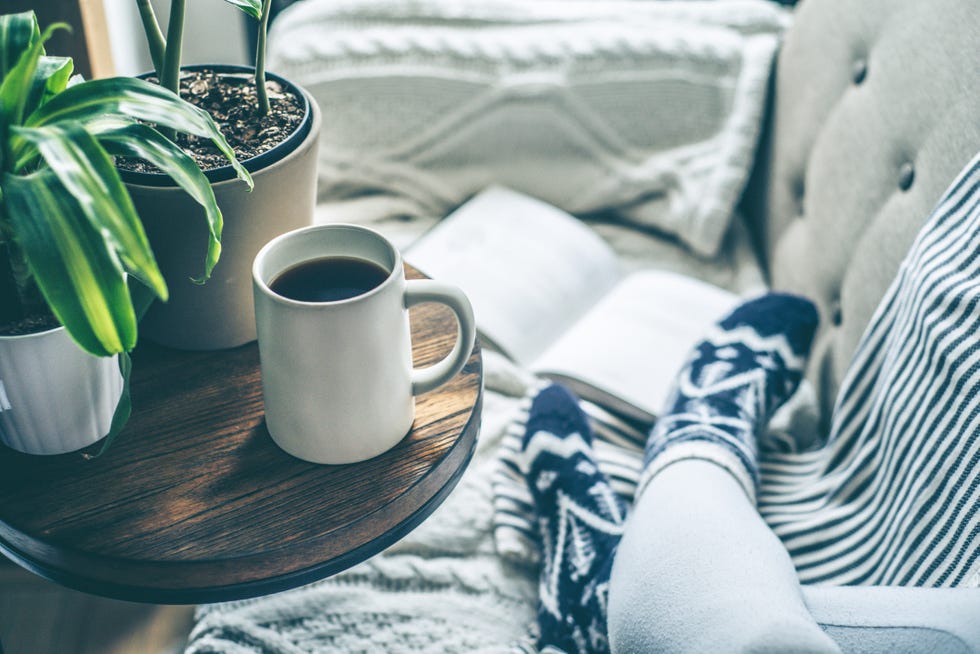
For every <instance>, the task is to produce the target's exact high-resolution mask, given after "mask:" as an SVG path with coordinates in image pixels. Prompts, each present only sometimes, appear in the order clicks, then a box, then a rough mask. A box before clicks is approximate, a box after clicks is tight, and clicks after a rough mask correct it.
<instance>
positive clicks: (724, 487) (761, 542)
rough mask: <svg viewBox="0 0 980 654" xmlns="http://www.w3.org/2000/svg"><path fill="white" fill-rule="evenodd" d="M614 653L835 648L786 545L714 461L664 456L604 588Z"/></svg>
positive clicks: (801, 650) (621, 545)
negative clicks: (817, 618)
mask: <svg viewBox="0 0 980 654" xmlns="http://www.w3.org/2000/svg"><path fill="white" fill-rule="evenodd" d="M608 623H609V644H610V648H611V650H612V651H613V652H774V653H775V652H835V651H838V650H837V647H836V645H835V644H834V642H833V641H832V640H831V639H830V638H829V637H827V635H825V634H824V633H823V632H822V631H821V630H820V627H819V626H818V625H817V623H816V622H815V621H814V619H813V618H812V617H811V616H810V612H809V611H808V610H807V607H806V606H805V604H804V602H803V595H802V593H801V591H800V585H799V582H798V581H797V578H796V571H795V570H794V568H793V564H792V562H791V561H790V559H789V555H788V554H787V553H786V550H785V548H784V547H783V546H782V544H781V543H780V542H779V540H778V539H777V538H776V536H775V535H774V534H773V533H772V531H771V530H770V529H769V527H768V526H767V525H766V524H765V522H763V521H762V518H760V517H759V514H758V512H757V511H756V509H755V507H754V506H753V505H752V503H751V502H750V501H749V499H748V497H747V496H746V494H745V492H744V491H743V489H742V487H741V485H740V484H739V483H738V482H736V481H735V479H734V478H733V477H732V476H731V475H730V474H729V473H728V472H727V471H726V470H725V469H723V468H721V467H720V466H718V465H715V464H714V463H710V462H707V461H699V460H686V461H680V462H677V463H673V464H671V465H670V466H668V467H666V468H665V469H663V470H662V471H661V472H660V474H658V475H657V476H656V477H654V478H653V479H652V481H651V482H650V483H649V485H648V486H647V489H646V492H644V493H643V495H642V496H641V497H640V499H639V501H638V503H637V504H636V505H635V506H634V508H633V511H632V513H631V515H630V518H629V520H628V522H627V525H626V530H625V534H624V536H623V539H622V541H621V542H620V544H619V548H618V550H617V552H616V556H615V560H614V562H613V569H612V577H611V580H610V590H609V617H608Z"/></svg>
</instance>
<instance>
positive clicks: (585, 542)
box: [523, 385, 626, 654]
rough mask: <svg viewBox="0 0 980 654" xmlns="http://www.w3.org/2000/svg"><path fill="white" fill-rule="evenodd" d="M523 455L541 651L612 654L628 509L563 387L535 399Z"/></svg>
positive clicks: (576, 405) (529, 417)
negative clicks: (611, 607) (611, 605)
mask: <svg viewBox="0 0 980 654" xmlns="http://www.w3.org/2000/svg"><path fill="white" fill-rule="evenodd" d="M523 456H524V463H525V465H526V470H525V475H526V478H527V481H528V487H529V489H530V491H531V497H532V498H533V499H534V506H535V513H536V514H537V522H538V527H539V532H540V537H541V566H542V569H541V576H540V583H539V586H538V592H539V602H538V628H539V630H540V635H539V638H538V647H539V648H540V649H546V648H548V647H552V648H556V649H558V650H560V651H563V652H568V653H569V654H573V653H581V654H586V653H594V652H605V651H608V646H607V643H606V604H607V597H608V587H609V569H610V567H611V566H612V560H613V554H614V552H615V550H616V545H617V544H618V543H619V538H620V535H621V534H622V528H623V523H624V521H625V520H626V504H625V503H624V502H623V501H622V500H621V499H620V498H619V497H618V496H617V495H616V494H615V492H613V489H612V486H611V485H610V484H609V480H608V479H607V478H606V476H605V475H604V474H602V472H601V471H600V470H599V468H598V466H597V465H596V464H595V460H594V457H593V453H592V433H591V429H590V428H589V424H588V421H587V419H586V417H585V414H584V413H583V412H582V410H581V409H580V408H579V406H578V401H577V400H576V398H575V397H574V396H573V395H571V393H569V392H568V391H567V390H565V389H564V388H563V387H561V386H557V385H555V386H549V387H547V388H545V389H544V390H542V391H541V392H540V393H538V395H537V396H536V397H535V398H534V401H533V402H532V404H531V409H530V412H529V414H528V420H527V429H526V432H525V435H524V442H523Z"/></svg>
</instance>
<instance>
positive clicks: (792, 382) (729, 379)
mask: <svg viewBox="0 0 980 654" xmlns="http://www.w3.org/2000/svg"><path fill="white" fill-rule="evenodd" d="M817 322H818V317H817V311H816V309H815V308H814V306H813V304H812V303H811V302H810V301H808V300H806V299H804V298H802V297H798V296H795V295H788V294H784V293H770V294H768V295H764V296H762V297H760V298H757V299H754V300H750V301H748V302H746V303H744V304H742V305H740V306H739V307H737V308H736V309H735V310H734V311H733V312H732V313H731V314H729V315H728V316H727V317H726V318H724V319H723V320H722V321H721V322H719V323H718V325H716V326H715V328H714V329H713V330H712V331H711V332H710V333H709V335H708V337H707V338H706V339H705V340H703V341H701V343H700V344H699V345H698V346H697V348H696V349H695V351H694V353H693V355H692V356H691V358H690V360H689V361H688V363H687V365H686V366H685V368H684V369H683V370H682V371H681V373H680V374H679V375H678V377H677V380H676V382H675V387H674V391H673V393H672V395H671V397H670V399H669V400H668V402H667V407H666V410H665V411H664V415H663V416H661V417H660V419H658V420H657V424H656V425H654V428H653V431H652V432H651V434H650V438H649V440H648V441H647V446H646V452H645V454H644V470H643V474H642V475H641V477H640V483H639V486H638V488H637V496H639V495H640V493H642V492H643V490H644V489H645V488H646V485H647V484H648V483H649V481H650V479H652V478H653V476H654V475H656V473H657V472H659V471H660V470H663V469H664V468H665V467H666V466H668V465H670V463H672V462H674V461H678V460H680V459H692V458H694V459H706V460H709V461H713V462H715V463H717V464H719V465H721V466H722V467H724V468H726V469H727V470H728V471H729V472H731V473H732V475H734V476H735V478H736V479H737V480H738V481H739V482H740V483H741V484H742V486H743V488H745V491H746V493H747V494H748V495H749V497H751V498H753V499H754V497H755V488H756V486H757V485H758V474H759V473H758V465H757V444H756V436H757V434H758V432H759V430H761V429H762V428H764V427H765V425H766V424H767V423H768V422H769V418H770V417H771V416H772V414H773V412H775V410H776V409H777V408H779V406H781V405H782V404H783V403H784V402H785V401H786V400H787V399H789V397H790V396H791V395H792V394H793V393H794V392H795V391H796V388H797V386H798V385H799V383H800V381H801V380H802V378H803V373H804V367H805V365H806V357H807V354H808V353H809V350H810V343H811V341H812V340H813V335H814V333H815V332H816V328H817Z"/></svg>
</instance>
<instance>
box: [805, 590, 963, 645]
mask: <svg viewBox="0 0 980 654" xmlns="http://www.w3.org/2000/svg"><path fill="white" fill-rule="evenodd" d="M803 599H804V601H805V602H806V605H807V608H808V609H809V610H810V614H811V615H812V616H813V617H814V619H815V620H816V621H817V623H818V624H819V625H820V626H821V628H823V630H824V632H826V633H827V634H828V635H829V636H830V637H831V638H833V639H834V641H835V642H836V643H837V644H838V645H839V646H840V648H841V650H843V651H844V652H845V653H846V654H872V653H882V654H884V653H886V652H887V653H894V654H913V653H918V652H943V653H944V654H946V653H948V654H959V653H961V652H962V653H966V652H980V589H978V588H901V587H898V586H877V587H873V586H863V587H862V586H838V587H831V586H804V587H803Z"/></svg>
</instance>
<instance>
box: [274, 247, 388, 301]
mask: <svg viewBox="0 0 980 654" xmlns="http://www.w3.org/2000/svg"><path fill="white" fill-rule="evenodd" d="M388 275H389V272H388V271H387V270H385V269H384V268H382V267H381V266H379V265H378V264H376V263H373V262H371V261H365V260H364V259H357V258H354V257H324V258H322V259H312V260H310V261H304V262H303V263H300V264H297V265H295V266H293V267H292V268H287V269H286V270H284V271H283V272H281V273H279V275H277V276H276V278H275V279H273V280H272V283H270V284H269V288H271V289H272V291H273V292H274V293H277V294H279V295H281V296H283V297H287V298H289V299H290V300H297V301H299V302H336V301H338V300H347V299H350V298H352V297H357V296H358V295H362V294H364V293H367V292H368V291H370V290H371V289H373V288H376V287H378V286H380V285H381V283H382V282H383V281H384V280H386V279H388Z"/></svg>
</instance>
